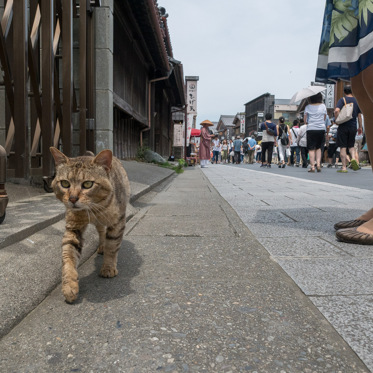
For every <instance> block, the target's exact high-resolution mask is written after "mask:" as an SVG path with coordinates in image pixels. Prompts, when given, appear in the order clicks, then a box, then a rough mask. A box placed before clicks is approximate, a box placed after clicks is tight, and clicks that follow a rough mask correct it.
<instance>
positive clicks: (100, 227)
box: [96, 223, 106, 254]
mask: <svg viewBox="0 0 373 373" xmlns="http://www.w3.org/2000/svg"><path fill="white" fill-rule="evenodd" d="M96 229H97V232H98V237H99V243H98V249H97V254H103V253H104V246H105V241H106V227H105V226H104V225H101V224H98V223H97V224H96Z"/></svg>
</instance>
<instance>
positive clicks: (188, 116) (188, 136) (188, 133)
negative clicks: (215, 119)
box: [186, 114, 194, 146]
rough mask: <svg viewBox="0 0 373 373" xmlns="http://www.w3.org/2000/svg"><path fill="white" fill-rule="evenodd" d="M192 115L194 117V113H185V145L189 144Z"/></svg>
mask: <svg viewBox="0 0 373 373" xmlns="http://www.w3.org/2000/svg"><path fill="white" fill-rule="evenodd" d="M193 117H194V114H188V115H187V144H186V145H187V146H188V145H189V141H190V134H191V132H192V124H193Z"/></svg>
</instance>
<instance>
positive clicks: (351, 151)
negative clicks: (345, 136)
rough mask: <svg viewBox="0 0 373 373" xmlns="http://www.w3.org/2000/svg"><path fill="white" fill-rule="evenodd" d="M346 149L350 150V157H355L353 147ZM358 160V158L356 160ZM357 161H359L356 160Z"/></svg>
mask: <svg viewBox="0 0 373 373" xmlns="http://www.w3.org/2000/svg"><path fill="white" fill-rule="evenodd" d="M348 151H349V152H350V156H351V159H355V160H357V159H356V152H355V148H348ZM357 161H358V160H357ZM358 163H359V161H358Z"/></svg>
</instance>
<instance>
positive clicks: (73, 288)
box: [62, 281, 79, 303]
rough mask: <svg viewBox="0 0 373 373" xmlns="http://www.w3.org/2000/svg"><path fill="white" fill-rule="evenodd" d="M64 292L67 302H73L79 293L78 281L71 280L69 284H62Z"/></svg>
mask: <svg viewBox="0 0 373 373" xmlns="http://www.w3.org/2000/svg"><path fill="white" fill-rule="evenodd" d="M62 293H63V295H64V296H65V299H66V302H67V303H73V302H74V300H76V298H77V297H78V294H79V284H78V282H74V281H71V282H69V283H67V284H63V285H62Z"/></svg>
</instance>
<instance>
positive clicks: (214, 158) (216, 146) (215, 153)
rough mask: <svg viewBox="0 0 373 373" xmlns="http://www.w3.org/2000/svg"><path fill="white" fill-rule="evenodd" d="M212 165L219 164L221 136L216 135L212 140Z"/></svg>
mask: <svg viewBox="0 0 373 373" xmlns="http://www.w3.org/2000/svg"><path fill="white" fill-rule="evenodd" d="M212 146H213V147H212V153H213V156H212V163H214V162H215V164H218V163H219V154H220V140H219V136H218V135H215V136H214V139H213V140H212Z"/></svg>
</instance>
